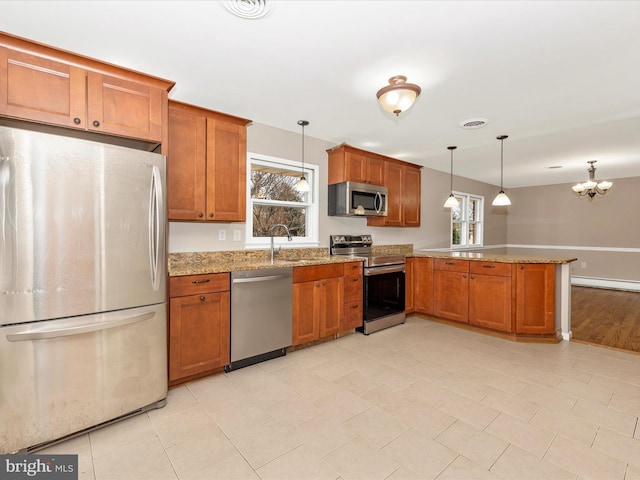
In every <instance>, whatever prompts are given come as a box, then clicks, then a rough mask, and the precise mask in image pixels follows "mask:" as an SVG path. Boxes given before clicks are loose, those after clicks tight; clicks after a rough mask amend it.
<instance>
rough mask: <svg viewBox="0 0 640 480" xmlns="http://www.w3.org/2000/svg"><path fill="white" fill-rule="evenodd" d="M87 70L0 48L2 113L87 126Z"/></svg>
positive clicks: (10, 115) (72, 125)
mask: <svg viewBox="0 0 640 480" xmlns="http://www.w3.org/2000/svg"><path fill="white" fill-rule="evenodd" d="M86 101H87V100H86V71H85V70H84V69H82V68H78V67H74V66H72V65H69V64H66V63H61V62H56V61H54V60H49V59H47V58H44V57H39V56H36V55H29V54H27V53H23V52H19V51H15V50H11V49H8V48H5V47H0V115H6V116H8V117H15V118H23V119H26V120H33V121H36V122H44V123H51V124H55V125H62V126H65V127H73V128H80V129H85V128H87V125H86V120H85V118H86Z"/></svg>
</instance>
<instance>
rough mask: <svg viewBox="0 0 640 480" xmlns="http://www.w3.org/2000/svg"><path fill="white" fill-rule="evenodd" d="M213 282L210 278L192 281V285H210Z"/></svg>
mask: <svg viewBox="0 0 640 480" xmlns="http://www.w3.org/2000/svg"><path fill="white" fill-rule="evenodd" d="M210 281H211V279H210V278H207V279H205V280H191V283H209V282H210Z"/></svg>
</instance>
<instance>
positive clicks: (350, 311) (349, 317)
mask: <svg viewBox="0 0 640 480" xmlns="http://www.w3.org/2000/svg"><path fill="white" fill-rule="evenodd" d="M361 326H362V302H350V303H345V304H344V317H343V322H342V325H340V331H341V332H345V331H347V330H351V329H352V328H358V327H361Z"/></svg>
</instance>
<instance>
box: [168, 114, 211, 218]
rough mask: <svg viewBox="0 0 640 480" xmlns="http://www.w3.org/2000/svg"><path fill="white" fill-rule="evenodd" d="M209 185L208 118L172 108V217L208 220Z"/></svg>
mask: <svg viewBox="0 0 640 480" xmlns="http://www.w3.org/2000/svg"><path fill="white" fill-rule="evenodd" d="M206 188H207V118H206V117H205V116H204V115H196V114H193V113H191V112H185V111H183V110H178V109H173V108H169V149H168V153H167V202H168V206H169V208H168V212H169V220H196V221H205V220H206V218H205V211H206V205H205V199H206V195H205V192H206Z"/></svg>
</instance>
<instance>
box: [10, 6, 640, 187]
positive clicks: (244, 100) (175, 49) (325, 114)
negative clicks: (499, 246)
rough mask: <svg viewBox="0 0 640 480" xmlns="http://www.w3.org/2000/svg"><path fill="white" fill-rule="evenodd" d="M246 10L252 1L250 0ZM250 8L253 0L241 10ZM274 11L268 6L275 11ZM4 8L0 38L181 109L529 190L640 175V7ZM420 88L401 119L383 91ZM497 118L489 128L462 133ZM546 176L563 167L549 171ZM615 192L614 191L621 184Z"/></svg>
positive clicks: (490, 123)
mask: <svg viewBox="0 0 640 480" xmlns="http://www.w3.org/2000/svg"><path fill="white" fill-rule="evenodd" d="M239 1H241V2H242V1H243V0H239ZM244 1H245V2H246V1H253V0H244ZM266 1H270V0H266ZM218 3H219V2H213V1H168V0H167V1H122V2H119V1H86V2H77V1H70V2H66V1H64V2H63V1H44V2H36V1H28V2H25V1H22V0H21V1H2V2H0V29H1V30H3V31H5V32H8V33H12V34H15V35H19V36H23V37H27V38H30V39H33V40H36V41H40V42H43V43H47V44H50V45H53V46H56V47H60V48H63V49H67V50H71V51H74V52H77V53H81V54H84V55H88V56H91V57H95V58H98V59H101V60H105V61H108V62H111V63H115V64H118V65H123V66H126V67H129V68H132V69H135V70H139V71H142V72H145V73H149V74H152V75H156V76H159V77H163V78H167V79H169V80H174V81H176V82H177V85H176V87H175V88H174V90H173V91H172V93H171V94H170V97H171V98H174V99H176V100H181V101H185V102H188V103H192V104H195V105H200V106H203V107H207V108H211V109H214V110H218V111H222V112H226V113H230V114H232V115H237V116H240V117H245V118H249V119H252V120H253V121H254V122H259V123H262V124H266V125H270V126H274V127H278V128H283V129H286V130H291V131H294V132H300V127H299V126H298V125H297V123H296V122H297V121H298V120H299V119H305V120H308V121H309V122H310V125H309V126H308V127H306V129H305V133H306V134H307V135H308V136H311V137H316V138H320V139H324V140H327V141H329V142H332V143H335V144H338V143H342V142H347V143H348V144H350V145H353V146H357V147H361V148H364V149H368V150H371V151H375V152H378V153H382V154H385V155H389V156H392V157H396V158H400V159H403V160H406V161H409V162H413V163H418V164H421V165H424V166H426V167H429V168H433V169H436V170H442V171H445V172H448V171H449V152H448V151H447V149H446V147H447V146H448V145H457V146H458V149H457V150H456V152H455V156H454V171H455V173H456V174H457V175H461V176H464V177H468V178H472V179H476V180H480V181H483V182H487V183H491V184H499V182H500V142H499V141H498V140H496V136H498V135H501V134H506V135H509V138H508V139H507V140H505V143H504V163H505V170H504V185H505V187H507V188H508V187H521V186H529V185H543V184H554V183H565V182H566V183H569V182H578V181H583V180H586V178H587V166H588V165H587V161H588V160H597V162H598V163H597V164H596V167H597V169H598V172H597V173H596V178H597V179H598V180H604V179H612V178H619V177H629V176H640V2H639V1H579V0H571V1H531V2H527V1H517V2H511V1H504V2H490V1H461V2H456V1H443V2H440V1H415V0H414V1H400V0H395V1H382V0H376V1H362V0H360V1H327V0H324V1H311V0H297V1H294V0H288V1H278V2H273V4H274V5H275V8H274V9H273V11H272V12H271V14H270V15H269V16H267V17H266V18H263V19H259V20H246V19H240V18H237V17H234V16H232V15H231V14H230V13H229V12H227V11H226V10H225V9H224V8H222V6H221V5H220V4H218ZM399 74H402V75H405V76H407V77H408V81H409V82H411V83H417V84H418V85H420V86H421V87H422V95H421V96H420V97H419V99H418V101H417V102H416V103H415V104H414V106H413V107H412V108H411V109H410V110H408V111H407V112H405V113H403V114H401V116H400V117H399V118H398V119H396V118H395V117H394V116H393V114H388V113H386V112H384V111H383V110H382V109H381V108H380V107H379V106H378V104H377V101H376V91H377V90H378V89H379V88H381V87H382V86H384V85H386V84H387V80H388V78H390V77H392V76H394V75H399ZM477 117H482V118H487V119H488V120H489V123H488V125H487V126H486V127H484V128H481V129H477V130H463V129H462V128H460V127H459V123H460V122H462V121H463V120H467V119H470V118H477ZM550 166H561V167H562V168H559V169H549V168H548V167H550ZM614 188H615V185H614Z"/></svg>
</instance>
